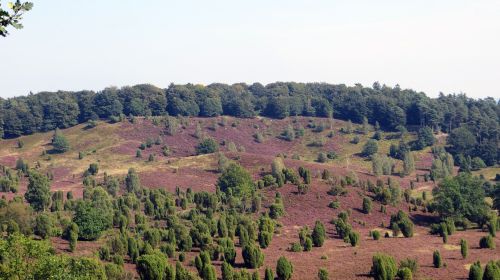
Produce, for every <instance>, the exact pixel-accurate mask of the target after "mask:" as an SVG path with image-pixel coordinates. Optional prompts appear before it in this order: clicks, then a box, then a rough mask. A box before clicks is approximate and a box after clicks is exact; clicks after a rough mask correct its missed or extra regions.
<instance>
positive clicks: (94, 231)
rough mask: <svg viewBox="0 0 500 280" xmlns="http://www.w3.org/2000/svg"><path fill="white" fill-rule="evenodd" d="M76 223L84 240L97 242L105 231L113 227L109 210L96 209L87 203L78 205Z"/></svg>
mask: <svg viewBox="0 0 500 280" xmlns="http://www.w3.org/2000/svg"><path fill="white" fill-rule="evenodd" d="M74 222H75V223H76V224H77V225H78V229H79V234H78V235H79V238H80V239H82V240H96V239H97V238H98V237H99V236H100V235H101V233H102V232H103V231H104V230H106V229H108V228H109V227H111V217H110V216H109V213H107V210H106V209H102V208H99V207H94V206H93V205H92V203H90V202H87V201H85V202H81V203H78V204H77V206H76V209H75V217H74Z"/></svg>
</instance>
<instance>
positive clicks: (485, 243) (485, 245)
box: [479, 235, 495, 249]
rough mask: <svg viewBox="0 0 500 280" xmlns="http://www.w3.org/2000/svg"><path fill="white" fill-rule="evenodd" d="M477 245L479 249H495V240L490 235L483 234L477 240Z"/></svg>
mask: <svg viewBox="0 0 500 280" xmlns="http://www.w3.org/2000/svg"><path fill="white" fill-rule="evenodd" d="M479 247H480V248H481V249H495V240H494V239H493V237H492V236H491V235H487V236H483V237H481V239H480V240H479Z"/></svg>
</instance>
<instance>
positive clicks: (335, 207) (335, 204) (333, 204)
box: [328, 201, 340, 209]
mask: <svg viewBox="0 0 500 280" xmlns="http://www.w3.org/2000/svg"><path fill="white" fill-rule="evenodd" d="M328 207H330V208H332V209H338V208H339V207H340V202H338V201H332V202H330V203H329V204H328Z"/></svg>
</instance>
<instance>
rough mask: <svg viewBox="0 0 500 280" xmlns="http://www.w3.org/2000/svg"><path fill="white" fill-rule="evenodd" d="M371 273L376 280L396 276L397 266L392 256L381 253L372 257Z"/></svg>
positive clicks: (384, 279) (390, 278)
mask: <svg viewBox="0 0 500 280" xmlns="http://www.w3.org/2000/svg"><path fill="white" fill-rule="evenodd" d="M371 274H372V275H373V277H374V278H375V279H376V280H392V279H394V278H395V277H396V274H397V267H396V261H394V258H393V257H391V256H388V255H384V254H381V253H378V254H375V255H374V256H373V258H372V268H371Z"/></svg>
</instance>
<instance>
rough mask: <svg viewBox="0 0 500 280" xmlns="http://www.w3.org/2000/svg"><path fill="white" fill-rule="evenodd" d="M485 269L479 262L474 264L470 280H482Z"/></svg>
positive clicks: (470, 270) (470, 272)
mask: <svg viewBox="0 0 500 280" xmlns="http://www.w3.org/2000/svg"><path fill="white" fill-rule="evenodd" d="M482 279H483V269H482V268H481V263H480V262H479V261H477V262H475V263H473V264H472V265H471V267H470V269H469V280H482Z"/></svg>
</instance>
